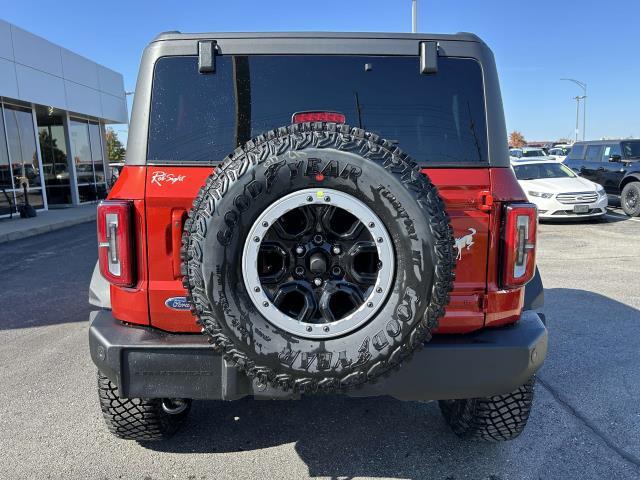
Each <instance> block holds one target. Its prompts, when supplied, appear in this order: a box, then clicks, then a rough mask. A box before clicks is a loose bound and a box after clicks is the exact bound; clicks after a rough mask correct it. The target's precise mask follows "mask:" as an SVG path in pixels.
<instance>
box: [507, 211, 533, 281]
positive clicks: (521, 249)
mask: <svg viewBox="0 0 640 480" xmlns="http://www.w3.org/2000/svg"><path fill="white" fill-rule="evenodd" d="M537 226H538V215H537V212H536V206H535V205H533V204H532V203H512V204H510V205H507V206H506V207H505V224H504V238H503V242H504V243H503V254H502V262H503V263H502V286H503V287H504V288H516V287H521V286H523V285H524V284H526V283H527V282H528V281H529V280H531V279H532V278H533V275H534V273H535V270H536V228H537Z"/></svg>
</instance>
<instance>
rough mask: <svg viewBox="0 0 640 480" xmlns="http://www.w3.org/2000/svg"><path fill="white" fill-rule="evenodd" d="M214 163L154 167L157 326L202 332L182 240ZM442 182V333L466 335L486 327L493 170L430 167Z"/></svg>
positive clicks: (150, 186) (150, 183) (151, 230)
mask: <svg viewBox="0 0 640 480" xmlns="http://www.w3.org/2000/svg"><path fill="white" fill-rule="evenodd" d="M212 171H213V169H212V168H211V167H175V166H166V167H165V166H163V167H149V170H148V173H147V180H146V182H147V185H146V220H147V222H146V223H147V226H148V227H147V236H148V237H147V238H148V243H147V256H148V262H147V263H148V278H149V313H150V319H151V324H152V325H153V326H154V327H157V328H161V329H163V330H167V331H179V332H197V331H199V327H198V326H197V325H196V323H195V319H194V318H193V317H192V315H191V313H190V311H189V309H188V305H187V304H186V302H185V300H184V296H185V295H186V291H185V290H184V288H183V287H182V281H181V277H180V255H179V247H180V238H181V235H182V227H183V223H184V222H183V221H184V218H185V216H186V214H187V212H188V211H189V209H190V208H191V205H192V202H193V199H194V198H195V196H196V195H197V193H198V190H199V189H200V187H201V186H202V185H203V184H204V182H205V180H206V178H207V177H208V176H209V175H210V174H211V172H212ZM423 172H424V173H426V174H428V175H429V176H430V177H431V179H432V181H433V182H434V183H435V184H436V185H437V186H438V188H439V190H440V194H441V196H442V197H443V199H444V200H445V203H446V205H447V210H448V212H449V215H450V217H451V223H452V225H453V228H454V236H455V238H456V244H457V248H456V254H457V255H458V261H457V267H456V281H455V284H454V289H453V292H452V294H451V302H450V304H449V306H448V308H447V314H446V317H445V318H444V319H442V320H441V321H440V328H439V329H438V332H439V333H463V332H468V331H471V330H476V329H478V328H481V327H482V326H483V325H484V312H483V302H484V295H485V290H486V284H487V283H486V281H487V280H486V279H487V254H488V239H489V219H490V217H489V213H488V212H487V211H485V210H483V209H482V198H483V192H487V191H488V190H489V171H488V169H425V170H423Z"/></svg>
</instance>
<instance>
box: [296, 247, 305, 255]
mask: <svg viewBox="0 0 640 480" xmlns="http://www.w3.org/2000/svg"><path fill="white" fill-rule="evenodd" d="M303 253H304V247H303V246H302V245H298V246H297V247H296V254H298V255H302V254H303Z"/></svg>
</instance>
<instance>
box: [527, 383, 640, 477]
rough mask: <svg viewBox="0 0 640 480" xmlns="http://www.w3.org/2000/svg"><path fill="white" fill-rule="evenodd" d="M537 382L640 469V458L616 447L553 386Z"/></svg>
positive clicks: (609, 445) (612, 448) (607, 443)
mask: <svg viewBox="0 0 640 480" xmlns="http://www.w3.org/2000/svg"><path fill="white" fill-rule="evenodd" d="M536 378H537V382H538V383H539V384H540V385H542V386H543V387H544V388H545V389H547V391H548V392H549V393H550V394H551V396H552V397H553V398H554V399H555V401H556V402H558V403H559V404H560V406H561V407H562V408H564V409H565V410H566V411H567V412H569V414H571V415H572V416H573V417H575V418H577V419H578V420H580V421H581V422H582V423H583V424H584V425H585V426H586V427H587V428H588V429H589V430H591V431H592V432H593V433H594V434H595V435H596V436H597V437H598V438H599V439H600V440H602V441H603V442H604V443H605V444H606V445H607V446H608V447H609V448H610V449H611V450H613V451H614V452H616V453H617V454H618V455H620V457H622V458H623V459H624V460H626V461H627V462H629V463H631V464H632V465H634V466H635V467H637V468H640V458H638V457H636V456H635V455H633V454H631V453H629V452H627V451H626V450H625V449H623V448H621V447H619V446H618V445H616V443H615V442H614V441H613V440H612V439H611V438H610V437H609V435H607V434H606V433H605V432H604V431H602V430H601V429H600V428H599V427H598V426H597V425H596V424H595V423H594V422H592V421H591V420H590V419H589V418H588V417H587V416H586V415H584V414H583V413H582V412H580V411H579V410H577V409H576V408H575V407H574V406H573V405H571V404H570V403H569V401H568V400H567V399H566V398H564V396H563V395H562V394H561V393H560V392H558V391H556V390H555V389H554V388H553V387H552V386H551V385H549V384H548V383H547V382H546V381H545V380H542V378H540V376H539V375H538V376H537V377H536Z"/></svg>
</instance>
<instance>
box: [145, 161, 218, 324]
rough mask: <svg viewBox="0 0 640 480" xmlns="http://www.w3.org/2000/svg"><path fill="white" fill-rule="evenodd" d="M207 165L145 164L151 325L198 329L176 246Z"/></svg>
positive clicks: (209, 170) (201, 183)
mask: <svg viewBox="0 0 640 480" xmlns="http://www.w3.org/2000/svg"><path fill="white" fill-rule="evenodd" d="M212 171H213V169H212V168H211V167H171V166H166V167H165V166H163V167H149V168H148V172H147V179H146V183H147V185H146V202H145V203H146V223H147V257H148V262H147V264H148V269H149V270H148V278H149V317H150V319H151V324H152V325H153V326H154V327H157V328H161V329H163V330H168V331H172V332H195V331H199V329H198V328H197V325H196V323H195V321H194V318H193V316H192V315H191V312H190V311H189V306H188V305H187V303H186V299H185V298H184V297H185V295H186V291H185V290H184V288H183V287H182V279H181V278H182V277H181V275H180V245H181V238H182V229H183V226H184V219H185V218H186V215H187V213H188V211H189V209H190V208H191V206H192V202H193V199H194V198H195V197H196V195H197V194H198V190H199V189H200V187H201V186H202V185H203V184H204V182H205V180H206V179H207V177H208V176H209V175H210V174H211V172H212Z"/></svg>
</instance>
